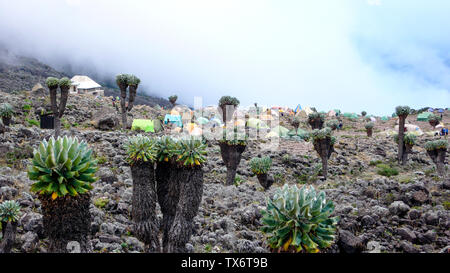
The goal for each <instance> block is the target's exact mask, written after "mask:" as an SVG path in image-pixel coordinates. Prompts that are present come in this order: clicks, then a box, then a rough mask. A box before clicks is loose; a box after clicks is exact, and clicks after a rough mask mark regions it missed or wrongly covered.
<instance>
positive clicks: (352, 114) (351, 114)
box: [344, 113, 358, 119]
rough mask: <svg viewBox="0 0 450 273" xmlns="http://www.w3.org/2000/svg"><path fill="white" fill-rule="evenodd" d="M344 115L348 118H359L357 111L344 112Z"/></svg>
mask: <svg viewBox="0 0 450 273" xmlns="http://www.w3.org/2000/svg"><path fill="white" fill-rule="evenodd" d="M344 117H346V118H354V119H356V118H358V115H357V114H356V113H344Z"/></svg>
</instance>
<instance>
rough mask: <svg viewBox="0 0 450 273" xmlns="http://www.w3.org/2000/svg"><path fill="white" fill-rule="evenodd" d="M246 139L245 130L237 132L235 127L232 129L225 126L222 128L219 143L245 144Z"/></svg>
mask: <svg viewBox="0 0 450 273" xmlns="http://www.w3.org/2000/svg"><path fill="white" fill-rule="evenodd" d="M247 140H248V136H247V134H245V132H239V131H238V129H237V128H234V129H232V130H230V129H226V128H225V129H224V130H223V135H222V139H220V140H219V143H225V144H227V145H241V146H247Z"/></svg>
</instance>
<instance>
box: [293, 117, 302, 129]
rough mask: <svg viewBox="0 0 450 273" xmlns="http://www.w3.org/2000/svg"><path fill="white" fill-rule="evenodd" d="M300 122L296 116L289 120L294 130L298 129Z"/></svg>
mask: <svg viewBox="0 0 450 273" xmlns="http://www.w3.org/2000/svg"><path fill="white" fill-rule="evenodd" d="M300 122H301V119H300V117H298V116H294V117H293V118H292V119H291V125H292V126H294V127H295V128H298V126H300Z"/></svg>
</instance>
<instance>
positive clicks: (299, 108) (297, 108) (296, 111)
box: [294, 104, 302, 113]
mask: <svg viewBox="0 0 450 273" xmlns="http://www.w3.org/2000/svg"><path fill="white" fill-rule="evenodd" d="M300 111H302V107H301V106H300V104H299V105H297V107H296V108H295V110H294V112H295V113H298V112H300Z"/></svg>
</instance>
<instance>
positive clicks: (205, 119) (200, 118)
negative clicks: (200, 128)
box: [197, 117, 209, 125]
mask: <svg viewBox="0 0 450 273" xmlns="http://www.w3.org/2000/svg"><path fill="white" fill-rule="evenodd" d="M208 122H209V119H207V118H204V117H199V118H198V119H197V123H198V124H200V125H204V124H206V123H208Z"/></svg>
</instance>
